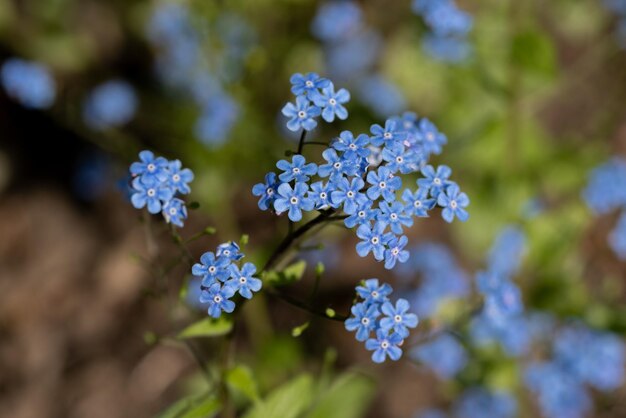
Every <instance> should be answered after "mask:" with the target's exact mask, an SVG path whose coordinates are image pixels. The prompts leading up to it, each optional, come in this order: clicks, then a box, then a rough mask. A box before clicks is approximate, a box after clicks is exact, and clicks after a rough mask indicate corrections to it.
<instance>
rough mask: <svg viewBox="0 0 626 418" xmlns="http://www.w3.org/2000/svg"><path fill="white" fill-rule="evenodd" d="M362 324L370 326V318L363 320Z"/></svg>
mask: <svg viewBox="0 0 626 418" xmlns="http://www.w3.org/2000/svg"><path fill="white" fill-rule="evenodd" d="M361 323H362V324H363V325H369V323H370V319H369V318H362V319H361Z"/></svg>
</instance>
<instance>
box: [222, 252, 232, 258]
mask: <svg viewBox="0 0 626 418" xmlns="http://www.w3.org/2000/svg"><path fill="white" fill-rule="evenodd" d="M222 254H224V255H225V256H226V257H228V256H229V255H230V250H224V251H223V252H222Z"/></svg>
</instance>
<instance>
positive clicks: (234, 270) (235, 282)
mask: <svg viewBox="0 0 626 418" xmlns="http://www.w3.org/2000/svg"><path fill="white" fill-rule="evenodd" d="M254 273H256V267H255V266H254V264H252V263H246V264H244V265H243V267H242V268H241V269H239V267H237V266H236V265H234V264H231V266H230V280H228V281H227V282H226V286H230V287H232V288H233V289H235V290H236V291H238V292H239V294H240V295H241V296H243V297H244V298H246V299H252V292H258V291H259V290H261V286H262V283H261V280H259V279H257V278H256V277H253V275H254Z"/></svg>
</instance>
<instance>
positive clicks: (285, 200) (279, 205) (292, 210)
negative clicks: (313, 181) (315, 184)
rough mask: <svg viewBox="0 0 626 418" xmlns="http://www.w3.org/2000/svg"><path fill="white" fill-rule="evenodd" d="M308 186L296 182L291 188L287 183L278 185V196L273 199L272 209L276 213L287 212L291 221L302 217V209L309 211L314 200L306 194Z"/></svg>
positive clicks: (312, 206)
mask: <svg viewBox="0 0 626 418" xmlns="http://www.w3.org/2000/svg"><path fill="white" fill-rule="evenodd" d="M308 190H309V186H308V185H307V184H306V183H296V185H295V186H294V188H293V189H292V188H291V186H290V185H289V184H288V183H283V184H281V185H280V186H278V196H277V198H276V200H275V201H274V209H275V210H276V212H277V213H283V212H288V216H289V219H290V220H291V221H292V222H298V221H299V220H300V219H302V211H303V210H305V211H311V210H313V208H314V207H315V202H314V201H313V199H310V198H308V197H307V196H306V193H307V191H308Z"/></svg>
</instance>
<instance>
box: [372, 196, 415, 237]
mask: <svg viewBox="0 0 626 418" xmlns="http://www.w3.org/2000/svg"><path fill="white" fill-rule="evenodd" d="M378 206H379V208H380V213H379V214H378V218H377V220H378V221H379V222H383V223H385V224H387V225H389V227H390V228H391V231H392V232H393V233H394V234H401V233H402V225H404V226H407V227H410V226H413V219H412V218H411V217H410V216H408V215H407V214H406V213H405V212H404V205H403V204H402V203H400V202H393V203H392V204H391V206H390V205H389V204H388V203H387V202H380V204H379V205H378Z"/></svg>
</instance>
